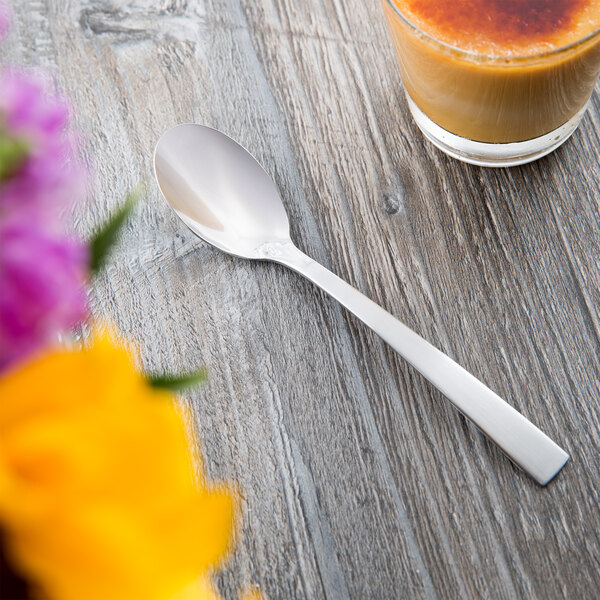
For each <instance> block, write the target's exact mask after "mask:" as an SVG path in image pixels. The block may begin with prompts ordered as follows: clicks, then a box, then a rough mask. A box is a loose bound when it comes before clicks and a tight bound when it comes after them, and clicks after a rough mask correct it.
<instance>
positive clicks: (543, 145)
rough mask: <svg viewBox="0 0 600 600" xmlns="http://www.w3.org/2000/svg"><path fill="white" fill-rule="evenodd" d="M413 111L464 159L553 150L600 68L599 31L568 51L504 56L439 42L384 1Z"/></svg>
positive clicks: (487, 160) (487, 161) (428, 133)
mask: <svg viewBox="0 0 600 600" xmlns="http://www.w3.org/2000/svg"><path fill="white" fill-rule="evenodd" d="M382 3H383V9H384V13H385V17H386V20H387V24H388V29H389V31H390V33H391V37H392V41H393V44H394V48H395V50H396V54H397V57H398V62H399V65H400V71H401V75H402V80H403V82H404V87H405V90H406V97H407V100H408V105H409V107H410V110H411V113H412V115H413V117H414V119H415V121H416V123H417V125H418V126H419V128H420V129H421V131H422V132H423V133H424V134H425V137H426V138H427V139H428V140H430V141H431V142H432V143H433V144H434V145H435V146H437V147H438V148H439V149H440V150H442V151H443V152H445V153H446V154H449V155H450V156H453V157H454V158H457V159H459V160H462V161H465V162H468V163H472V164H475V165H481V166H488V167H508V166H514V165H520V164H524V163H527V162H531V161H533V160H536V159H538V158H541V157H542V156H544V155H546V154H549V153H550V152H552V151H553V150H555V149H556V148H558V147H559V146H560V145H561V144H562V143H563V142H565V141H566V140H567V139H568V138H569V137H570V136H571V134H572V133H573V132H574V131H575V130H576V129H577V126H578V125H579V122H580V121H581V118H582V116H583V114H584V113H585V110H586V107H587V104H588V101H589V99H590V96H591V94H592V91H593V89H594V86H595V83H596V80H597V78H598V74H599V73H600V28H598V29H596V30H595V31H593V32H592V33H591V34H589V35H587V36H586V37H584V38H582V39H581V40H578V41H576V42H574V43H572V44H569V45H568V46H565V47H563V48H558V49H556V50H552V51H549V52H546V53H542V54H537V55H532V56H523V57H517V58H513V57H510V58H507V57H498V56H489V55H484V54H478V53H474V52H470V51H466V50H461V49H460V48H456V47H454V46H450V45H449V44H446V43H445V42H442V41H440V40H438V39H436V38H434V37H432V36H431V35H429V34H428V33H426V32H424V31H423V30H422V29H420V28H418V27H417V26H416V25H414V24H413V23H411V21H410V20H409V19H408V18H407V17H406V16H405V15H404V14H403V13H402V12H401V10H400V9H399V8H398V6H397V5H396V4H395V2H394V0H382Z"/></svg>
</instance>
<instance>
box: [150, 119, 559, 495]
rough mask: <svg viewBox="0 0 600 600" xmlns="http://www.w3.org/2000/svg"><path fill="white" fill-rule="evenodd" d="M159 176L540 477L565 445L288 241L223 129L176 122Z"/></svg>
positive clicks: (198, 227)
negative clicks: (298, 280)
mask: <svg viewBox="0 0 600 600" xmlns="http://www.w3.org/2000/svg"><path fill="white" fill-rule="evenodd" d="M154 169H155V173H156V179H157V181H158V185H159V186H160V189H161V191H162V193H163V195H164V197H165V198H166V200H167V201H168V202H169V204H170V205H171V206H172V208H173V209H174V210H175V212H176V213H177V214H178V215H179V217H180V218H181V220H182V221H183V222H184V223H185V224H186V225H187V226H188V227H189V228H190V229H191V230H192V231H193V232H194V233H195V234H196V235H198V236H199V237H201V238H202V239H203V240H205V241H207V242H208V243H209V244H212V245H213V246H216V247H217V248H219V249H221V250H223V251H224V252H228V253H229V254H233V255H235V256H240V257H243V258H250V259H256V260H270V261H273V262H277V263H280V264H282V265H285V266H287V267H290V268H291V269H293V270H294V271H296V272H298V273H300V274H301V275H304V277H306V278H307V279H309V280H310V281H312V282H313V283H315V284H316V285H318V286H319V287H320V288H322V289H323V290H325V291H326V292H327V293H328V294H330V295H331V296H333V297H334V298H335V299H336V300H338V301H339V302H340V303H341V304H342V305H343V306H345V307H346V308H347V309H348V310H349V311H350V312H352V313H354V314H355V315H356V316H357V317H358V318H359V319H361V321H363V322H364V323H365V324H366V325H368V326H369V327H370V328H371V329H372V330H373V331H374V332H375V333H377V334H378V335H379V336H381V337H382V338H383V339H384V340H385V341H386V342H387V343H388V344H389V345H390V346H391V347H392V348H394V350H396V352H398V353H399V354H400V355H401V356H403V357H404V358H405V359H406V360H407V361H408V362H409V363H410V364H411V365H412V366H413V367H415V369H417V370H418V371H419V372H420V373H421V374H422V375H423V376H424V377H426V378H427V379H428V380H429V381H430V382H431V383H432V384H433V385H434V386H435V387H437V388H438V389H439V390H440V391H441V392H442V393H443V394H444V395H445V396H446V397H447V398H448V399H449V400H450V401H451V402H452V403H453V404H454V406H456V408H458V410H460V411H461V412H462V413H463V414H464V415H465V416H467V417H468V418H469V419H471V420H472V421H473V422H474V423H475V425H477V426H478V427H479V428H480V429H481V430H482V431H483V432H484V433H485V434H486V435H487V436H488V437H490V438H491V439H492V440H494V442H496V444H498V446H500V448H502V450H503V451H504V452H505V453H506V454H507V455H508V456H509V458H511V459H512V460H513V462H515V463H516V464H517V465H518V466H519V467H521V468H522V469H523V470H524V471H526V472H527V473H529V475H531V476H532V477H533V478H534V479H535V480H536V481H537V482H538V483H539V484H541V485H546V484H547V483H548V482H549V481H550V480H551V479H552V478H553V477H554V476H555V475H556V474H557V473H558V472H559V471H560V469H561V468H562V467H563V465H564V464H565V463H566V462H567V460H568V459H569V456H568V455H567V453H566V452H565V451H564V450H562V449H561V448H560V447H559V446H557V445H556V444H555V443H554V442H553V441H552V440H551V439H550V438H549V437H547V436H546V435H545V434H544V433H542V432H541V431H540V430H539V429H538V428H537V427H536V426H535V425H533V424H532V423H530V422H529V421H528V420H527V419H526V418H525V417H523V415H521V414H520V413H518V412H517V411H516V410H515V409H514V408H512V407H511V406H509V405H508V404H507V403H506V402H504V400H502V399H501V398H500V397H499V396H497V395H496V394H495V393H494V392H492V390H490V389H489V388H487V387H486V386H485V385H483V383H481V382H480V381H479V380H477V379H475V377H473V376H472V375H471V374H469V373H467V371H465V370H464V369H463V368H462V367H461V366H459V365H458V364H457V363H455V362H454V361H453V360H452V359H450V358H449V357H448V356H446V355H445V354H443V353H442V352H440V351H439V350H437V349H436V348H434V347H433V346H432V345H431V344H430V343H429V342H427V341H425V340H424V339H423V338H421V337H420V336H418V335H417V334H416V333H414V332H413V331H411V330H410V329H408V328H407V327H406V326H405V325H403V324H402V323H400V322H399V321H398V320H396V319H395V318H394V317H392V315H390V314H389V313H387V312H386V311H385V310H383V309H382V308H381V307H380V306H378V305H377V304H375V303H374V302H372V301H371V300H369V299H368V298H367V297H366V296H364V295H363V294H361V293H360V292H359V291H358V290H355V289H354V288H353V287H351V286H350V285H348V284H347V283H346V282H344V281H342V280H341V279H340V278H339V277H337V276H336V275H334V274H333V273H331V272H330V271H328V270H327V269H326V268H325V267H323V266H321V265H320V264H318V263H317V262H315V261H314V260H312V259H311V258H309V257H308V256H306V255H305V254H303V253H302V252H301V251H300V250H298V248H296V247H295V246H294V244H293V243H292V241H291V239H290V233H289V222H288V217H287V213H286V212H285V208H284V206H283V203H282V201H281V198H280V196H279V192H278V190H277V188H276V186H275V184H274V183H273V181H272V180H271V178H270V177H269V176H268V175H267V173H266V172H265V171H264V169H263V168H262V167H261V166H260V164H259V163H258V162H257V161H256V159H255V158H254V157H253V156H252V155H251V154H249V153H248V151H247V150H245V149H244V148H242V146H240V145H239V144H238V143H236V142H235V141H233V140H232V139H231V138H229V137H227V136H226V135H225V134H223V133H220V132H219V131H216V130H215V129H211V128H210V127H204V126H202V125H191V124H189V125H179V126H177V127H174V128H173V129H170V130H169V131H167V132H166V133H165V134H164V135H163V136H162V137H161V139H160V140H159V142H158V144H157V145H156V150H155V153H154Z"/></svg>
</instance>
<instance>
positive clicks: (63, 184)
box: [0, 71, 86, 216]
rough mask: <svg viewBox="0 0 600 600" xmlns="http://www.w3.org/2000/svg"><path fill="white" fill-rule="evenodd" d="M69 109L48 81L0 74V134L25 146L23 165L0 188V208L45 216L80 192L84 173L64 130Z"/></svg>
mask: <svg viewBox="0 0 600 600" xmlns="http://www.w3.org/2000/svg"><path fill="white" fill-rule="evenodd" d="M69 112H70V111H69V105H68V104H67V102H66V101H65V100H64V99H63V98H62V97H60V96H59V95H58V94H56V93H55V92H54V89H53V85H52V84H51V81H50V80H49V79H48V78H47V77H43V76H42V75H41V74H39V73H37V74H34V73H24V72H19V71H8V72H6V73H4V74H2V75H0V124H1V130H0V135H4V136H8V137H10V138H12V139H16V140H21V141H23V142H25V143H26V145H27V153H26V156H25V157H24V160H23V162H22V164H21V165H20V166H19V168H18V169H17V170H16V172H15V173H14V174H13V176H12V177H11V178H10V179H8V180H7V181H4V182H3V185H2V189H1V190H0V210H2V209H4V210H7V209H12V208H14V207H15V206H23V205H27V206H36V207H37V208H38V209H39V210H43V211H44V212H45V213H46V215H47V214H48V213H53V214H55V215H57V216H58V215H59V211H60V209H61V208H62V207H64V206H65V205H68V204H72V203H73V202H75V201H77V200H79V199H80V198H81V197H83V195H84V193H85V182H86V171H85V169H84V168H83V166H82V165H81V163H80V162H79V161H77V160H76V158H75V152H74V149H75V147H76V144H75V141H74V138H73V136H72V135H70V134H69V133H68V131H67V124H68V121H69Z"/></svg>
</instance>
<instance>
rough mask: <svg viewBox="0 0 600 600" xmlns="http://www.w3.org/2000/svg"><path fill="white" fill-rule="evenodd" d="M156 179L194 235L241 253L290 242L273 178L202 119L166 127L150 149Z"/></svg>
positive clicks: (251, 255)
mask: <svg viewBox="0 0 600 600" xmlns="http://www.w3.org/2000/svg"><path fill="white" fill-rule="evenodd" d="M154 170H155V174H156V180H157V181H158V185H159V187H160V189H161V192H162V193H163V196H164V197H165V198H166V199H167V201H168V202H169V204H170V205H171V207H172V208H173V209H174V210H175V212H176V213H177V214H178V215H179V217H180V218H181V220H182V221H183V222H184V223H185V224H186V225H187V226H188V227H189V228H190V229H191V230H192V231H193V232H194V233H195V234H196V235H198V236H199V237H201V238H202V239H203V240H205V241H207V242H208V243H209V244H212V245H213V246H216V247H217V248H219V249H221V250H223V251H224V252H227V253H229V254H233V255H235V256H240V257H242V258H256V259H261V258H264V256H263V254H264V252H263V248H264V247H265V246H266V245H272V244H278V243H286V242H287V243H290V233H289V231H290V226H289V221H288V216H287V213H286V211H285V208H284V206H283V202H282V201H281V197H280V195H279V191H278V189H277V187H276V185H275V184H274V183H273V180H272V179H271V178H270V177H269V175H268V174H267V173H266V172H265V170H264V169H263V168H262V167H261V165H260V164H259V163H258V161H257V160H256V159H255V158H254V157H253V156H251V155H249V153H248V151H247V150H246V149H245V148H243V147H242V146H240V145H239V144H238V143H237V142H235V141H234V140H232V139H231V138H230V137H228V136H226V135H225V134H223V133H221V132H219V131H217V130H216V129H212V128H210V127H205V126H203V125H194V124H183V125H177V126H176V127H173V128H172V129H169V130H168V131H167V132H166V133H164V134H163V136H162V137H161V138H160V140H159V141H158V143H157V145H156V149H155V151H154Z"/></svg>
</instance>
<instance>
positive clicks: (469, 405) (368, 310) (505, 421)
mask: <svg viewBox="0 0 600 600" xmlns="http://www.w3.org/2000/svg"><path fill="white" fill-rule="evenodd" d="M268 258H269V259H271V260H274V261H275V262H278V263H280V264H283V265H285V266H287V267H290V268H291V269H293V270H294V271H297V272H298V273H300V274H301V275H304V277H306V278H307V279H309V280H310V281H312V282H313V283H314V284H316V285H317V286H319V287H320V288H321V289H323V290H324V291H325V292H327V293H328V294H329V295H331V296H332V297H333V298H335V299H336V300H338V301H339V302H340V303H341V304H342V305H343V306H345V307H346V308H347V309H348V310H349V311H350V312H352V313H354V314H355V315H356V316H357V317H358V318H359V319H360V320H361V321H363V322H364V323H365V324H366V325H368V326H369V327H370V328H371V329H372V330H373V331H374V332H375V333H377V335H379V336H380V337H381V338H382V339H383V340H385V341H386V342H387V343H388V344H389V345H390V346H391V347H392V348H393V349H394V350H396V352H398V354H400V355H401V356H402V357H403V358H405V359H406V360H407V361H408V362H409V363H410V364H411V365H412V366H413V367H414V368H415V369H417V371H419V372H420V373H421V374H422V375H423V376H424V377H425V378H426V379H428V380H429V381H430V382H431V383H432V384H433V385H434V386H435V387H436V388H438V389H439V390H440V391H441V392H442V393H443V394H444V395H445V396H446V397H447V398H448V399H449V400H450V401H451V402H452V403H453V404H454V406H456V408H458V410H460V411H461V412H462V413H463V414H464V415H465V416H466V417H468V418H469V419H471V421H473V423H475V425H477V427H479V428H480V429H481V430H482V431H483V432H484V433H485V434H486V435H487V436H488V437H489V438H490V439H491V440H493V441H494V442H496V444H498V446H500V448H501V449H502V450H503V451H504V452H505V453H506V454H507V456H508V457H509V458H510V459H511V460H512V461H513V462H514V463H515V464H516V465H517V466H519V467H520V468H521V469H523V470H524V471H525V472H526V473H528V474H529V475H531V477H533V478H534V479H535V480H536V481H537V482H538V483H539V484H540V485H546V484H547V483H549V482H550V480H552V478H553V477H554V476H555V475H556V474H557V473H558V472H559V471H560V470H561V468H562V467H563V466H564V464H565V463H566V462H567V460H568V459H569V456H568V454H567V453H566V452H565V451H564V450H562V449H561V448H560V447H559V446H557V445H556V444H555V443H554V442H553V441H552V440H551V439H550V438H549V437H548V436H546V435H545V434H544V433H542V432H541V431H540V430H539V429H538V428H537V427H536V426H535V425H533V423H531V422H530V421H528V420H527V419H526V418H525V417H524V416H523V415H521V414H520V413H519V412H517V411H516V410H515V409H514V408H512V407H511V406H509V405H508V404H507V403H506V402H505V401H504V400H502V398H500V397H499V396H498V395H496V394H495V393H494V392H493V391H492V390H490V389H489V388H488V387H486V386H485V385H484V384H483V383H481V381H479V380H478V379H476V378H475V377H473V375H471V374H470V373H468V372H467V371H465V369H463V368H462V367H461V366H460V365H458V364H457V363H456V362H454V361H453V360H452V359H451V358H450V357H448V356H446V355H445V354H443V353H442V352H440V351H439V350H438V349H437V348H435V347H434V346H432V345H431V344H430V343H429V342H427V341H426V340H424V339H423V338H422V337H420V336H419V335H417V334H416V333H415V332H414V331H412V330H410V329H409V328H408V327H406V326H405V325H403V324H402V323H400V321H398V320H397V319H396V318H394V317H393V316H392V315H390V314H389V313H388V312H386V311H385V310H383V308H381V307H380V306H378V305H377V304H375V303H374V302H373V301H371V300H369V299H368V298H367V297H366V296H364V295H363V294H361V293H360V292H359V291H358V290H356V289H355V288H353V287H352V286H350V285H349V284H347V283H346V282H345V281H343V280H342V279H340V278H339V277H338V276H337V275H334V274H333V273H332V272H331V271H328V270H327V269H326V268H325V267H323V266H322V265H320V264H319V263H317V262H316V261H314V260H313V259H312V258H310V257H309V256H306V254H304V253H303V252H301V251H300V250H298V248H296V247H295V246H294V245H292V244H291V243H289V244H282V245H280V246H279V248H278V249H277V252H274V253H273V254H271V255H270V256H268Z"/></svg>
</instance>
